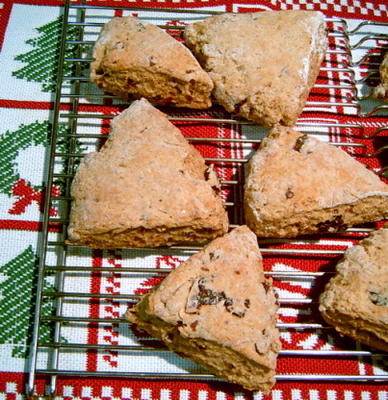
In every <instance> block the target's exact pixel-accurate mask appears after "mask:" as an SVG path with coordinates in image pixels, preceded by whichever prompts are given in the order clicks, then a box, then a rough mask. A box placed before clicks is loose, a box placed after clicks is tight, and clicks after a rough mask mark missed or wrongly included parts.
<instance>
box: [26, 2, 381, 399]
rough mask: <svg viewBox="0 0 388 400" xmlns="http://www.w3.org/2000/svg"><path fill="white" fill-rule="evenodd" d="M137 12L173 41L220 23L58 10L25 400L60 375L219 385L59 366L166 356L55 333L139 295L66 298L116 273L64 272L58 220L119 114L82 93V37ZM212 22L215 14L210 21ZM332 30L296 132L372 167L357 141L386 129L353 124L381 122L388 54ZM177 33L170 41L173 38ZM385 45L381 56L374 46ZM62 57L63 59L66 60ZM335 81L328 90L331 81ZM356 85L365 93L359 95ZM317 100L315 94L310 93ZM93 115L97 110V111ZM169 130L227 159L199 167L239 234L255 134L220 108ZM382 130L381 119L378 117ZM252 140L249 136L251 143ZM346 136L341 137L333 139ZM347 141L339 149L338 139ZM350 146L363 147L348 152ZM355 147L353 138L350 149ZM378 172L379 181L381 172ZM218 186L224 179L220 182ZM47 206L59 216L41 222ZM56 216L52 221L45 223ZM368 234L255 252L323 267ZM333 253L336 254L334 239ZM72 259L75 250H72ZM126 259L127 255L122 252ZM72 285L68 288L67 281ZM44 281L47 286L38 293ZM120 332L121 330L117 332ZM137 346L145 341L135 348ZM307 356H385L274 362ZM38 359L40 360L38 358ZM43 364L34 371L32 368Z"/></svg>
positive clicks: (102, 322)
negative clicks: (85, 308) (91, 306)
mask: <svg viewBox="0 0 388 400" xmlns="http://www.w3.org/2000/svg"><path fill="white" fill-rule="evenodd" d="M131 11H136V12H137V13H139V14H140V15H139V17H140V18H142V12H144V13H146V14H144V15H145V16H144V15H143V17H144V18H151V16H150V14H149V13H152V18H154V19H156V20H158V25H159V26H161V27H162V28H164V29H167V30H169V29H173V32H172V34H179V30H180V29H182V26H180V25H179V24H173V25H171V24H170V23H169V22H171V21H177V20H178V19H180V16H182V19H186V20H189V21H192V20H195V19H202V18H205V17H206V16H210V15H212V14H215V13H218V11H206V10H203V9H201V10H179V9H176V10H175V9H154V10H150V9H147V8H145V9H142V8H136V9H133V10H131V9H128V8H123V7H103V6H90V5H87V4H85V5H76V4H73V5H71V4H69V3H68V4H67V5H66V7H65V10H64V16H63V18H64V23H63V37H62V40H61V46H60V57H59V60H58V63H59V69H58V70H59V76H58V82H57V92H56V99H55V110H54V118H53V132H52V145H51V150H50V154H49V159H48V164H47V169H48V173H47V182H48V183H47V185H48V187H49V188H53V187H57V186H58V187H60V190H58V191H57V192H55V191H53V190H47V195H46V202H45V208H44V219H43V233H42V239H41V251H40V254H39V260H40V266H39V277H38V281H37V306H36V313H35V319H34V334H33V342H32V352H31V367H30V375H29V382H28V393H29V396H30V397H34V396H37V393H36V388H35V384H36V380H37V378H38V377H45V378H48V379H49V389H48V393H47V396H53V395H54V394H55V393H56V391H57V383H58V382H57V381H58V379H60V378H61V377H64V376H68V375H77V376H85V377H88V376H105V377H131V378H144V379H146V378H150V379H151V378H152V379H161V378H170V379H184V380H217V378H215V377H214V376H212V375H209V374H208V373H206V371H200V370H198V371H196V370H195V371H194V372H193V371H191V372H179V373H178V372H164V373H160V372H150V371H138V370H130V369H126V370H119V369H116V370H105V371H103V370H93V371H91V370H85V369H84V370H82V369H76V368H74V369H72V368H69V367H68V366H67V367H64V366H63V365H62V363H61V358H62V357H63V355H64V354H66V352H69V351H70V350H71V351H76V352H78V353H85V354H88V353H90V352H93V351H95V352H100V351H110V352H112V351H115V352H119V353H120V352H121V353H125V354H127V355H128V357H131V355H138V354H143V353H153V352H157V353H158V354H159V353H163V352H166V351H167V350H166V349H165V348H163V347H162V346H161V345H160V344H159V345H157V346H150V345H148V344H147V340H146V339H144V340H143V341H140V344H139V343H137V344H101V343H90V342H87V341H81V340H80V341H79V342H74V341H72V342H69V341H66V340H63V338H62V335H63V331H64V329H65V328H66V326H67V325H69V324H70V325H76V326H77V327H78V328H80V329H81V330H82V329H83V330H87V329H88V328H90V326H91V324H94V325H93V326H99V327H104V326H111V325H112V324H116V325H117V324H120V323H123V324H124V323H125V321H124V320H122V319H120V317H116V318H112V317H103V316H99V315H97V316H79V315H68V314H67V313H66V311H65V309H66V302H67V301H74V302H77V301H87V302H91V301H98V302H112V301H116V302H118V303H123V304H124V303H127V302H133V301H136V300H137V299H138V297H139V296H138V295H135V294H133V293H130V294H129V292H128V294H117V293H101V292H99V291H90V290H89V287H88V286H85V287H84V290H82V287H81V290H79V291H75V290H69V289H68V288H67V280H68V279H71V274H75V275H76V276H81V277H86V279H91V277H93V276H94V275H95V274H99V276H102V275H103V274H107V275H109V274H112V273H113V274H114V273H116V272H117V270H115V269H114V268H112V266H111V265H106V266H104V265H102V264H101V265H97V266H96V265H93V264H89V265H82V264H74V262H73V252H77V251H78V250H77V248H76V246H67V245H65V242H64V239H65V232H66V225H67V222H68V212H69V207H70V201H71V197H70V184H71V179H72V177H73V175H74V173H75V170H76V168H77V165H78V162H79V160H80V158H82V157H83V155H84V154H85V153H87V152H88V151H91V149H93V148H98V147H99V146H100V145H101V141H103V140H104V135H103V134H102V133H106V131H107V129H108V125H109V120H110V119H111V118H113V116H114V115H115V113H116V112H117V110H118V109H122V108H123V104H122V102H121V101H120V100H118V99H116V98H115V97H114V96H110V95H106V94H105V93H102V92H98V91H96V89H95V88H94V87H93V86H92V85H90V84H89V78H88V71H87V67H88V64H89V63H90V59H91V58H90V49H91V46H92V45H93V43H94V40H93V39H91V38H93V37H96V33H97V32H98V31H99V29H100V28H101V26H102V25H103V24H104V22H106V21H107V20H108V19H110V18H111V17H112V16H113V15H114V14H115V13H116V14H117V13H119V14H121V13H122V12H127V13H129V12H131ZM220 12H222V11H220ZM327 23H328V26H329V28H330V30H329V40H330V46H329V50H328V52H327V55H326V60H325V63H324V65H323V67H322V68H321V75H322V76H321V78H322V79H321V80H319V81H318V83H317V84H316V85H315V87H314V89H313V91H312V95H311V96H310V99H309V101H308V102H307V103H306V107H305V109H304V113H303V116H305V118H301V119H299V121H298V124H297V126H298V128H299V129H300V130H303V131H304V132H306V133H314V134H318V135H322V136H325V135H326V136H327V135H328V132H331V131H333V130H336V131H338V132H339V135H337V136H338V137H339V138H340V139H339V140H337V141H333V142H332V144H333V145H335V146H341V147H343V148H345V149H347V150H350V151H351V152H353V153H354V155H355V157H360V158H361V159H362V158H364V157H375V156H376V155H377V154H379V153H381V152H383V151H385V150H386V147H387V146H381V147H380V148H378V149H377V150H376V149H372V150H371V149H370V148H369V147H368V146H367V145H366V144H365V143H366V141H368V140H369V141H373V140H374V139H375V138H376V137H385V136H386V133H387V131H388V127H379V128H376V129H374V130H373V131H372V132H369V133H367V134H366V133H365V126H364V125H363V124H362V122H361V119H362V118H368V117H372V116H376V115H380V116H381V115H384V112H385V110H386V109H387V106H386V105H383V104H381V103H378V104H374V105H373V107H372V108H369V109H367V110H364V109H363V102H367V101H368V100H369V99H370V93H371V87H370V86H369V84H370V83H373V82H375V81H377V80H378V65H379V62H377V61H376V59H378V58H379V57H380V58H381V52H382V51H383V50H384V48H386V46H388V40H387V36H386V35H383V34H381V33H376V32H375V30H376V29H377V28H382V27H383V28H385V29H386V28H388V24H384V23H372V22H362V23H361V24H359V25H357V26H355V27H353V28H349V26H348V21H346V20H344V19H339V18H327ZM177 32H178V33H177ZM376 40H379V41H380V42H382V43H383V46H380V48H379V52H378V53H372V55H370V54H369V53H368V52H369V51H370V50H372V49H375V47H376ZM384 46H385V47H384ZM69 49H71V52H70V51H69ZM359 49H362V50H363V53H364V54H363V55H362V56H361V57H360V58H359V59H357V60H355V61H354V60H353V59H354V52H355V51H356V50H359ZM65 69H66V70H70V71H72V73H71V75H65V73H64V71H65ZM360 69H365V70H366V71H367V73H366V74H364V75H363V76H358V73H359V70H360ZM333 82H334V83H333ZM365 87H366V89H367V90H366V92H365V90H364V89H365ZM315 90H317V95H314V91H315ZM101 110H102V111H101ZM316 113H321V114H322V115H324V116H325V119H326V121H327V122H322V118H320V122H316V121H314V116H315V114H316ZM338 114H340V115H349V116H351V117H352V122H346V123H342V122H341V121H338V120H335V118H332V117H333V116H335V115H338ZM170 120H171V122H173V123H174V124H176V125H177V126H179V127H185V126H187V125H190V124H195V126H196V132H198V133H199V134H198V135H196V136H193V135H187V139H188V140H189V141H190V142H191V143H192V144H194V145H196V146H201V145H206V146H215V147H217V146H218V147H219V146H225V147H226V148H227V149H228V157H220V156H216V157H213V156H207V157H205V160H206V161H207V162H208V163H212V164H215V165H216V167H217V168H218V170H219V171H221V172H222V171H223V170H228V169H229V170H228V171H232V173H227V174H224V176H226V177H224V178H222V180H221V184H222V187H223V189H224V191H225V192H227V193H228V196H227V198H226V200H225V204H226V206H227V208H228V210H229V214H230V217H231V222H232V225H231V226H232V227H233V226H237V225H239V224H242V223H243V222H244V218H243V215H242V211H241V209H242V207H241V203H242V182H243V178H244V177H243V175H244V171H243V166H244V164H245V163H246V161H247V160H248V158H249V154H250V152H251V151H252V149H253V148H255V146H257V145H258V143H260V140H261V139H260V137H261V136H262V135H263V132H262V131H261V129H260V128H259V127H256V126H255V125H254V124H253V123H250V122H247V121H243V120H239V119H237V118H234V117H233V116H231V115H227V114H226V113H225V112H223V111H221V110H219V109H214V110H213V109H212V110H210V111H209V112H207V113H198V112H188V111H184V112H182V111H175V112H174V113H173V115H171V116H170ZM387 121H388V118H387ZM209 126H210V127H216V128H217V129H218V128H220V127H221V128H223V127H226V128H227V129H228V130H229V132H230V134H229V136H227V137H221V136H220V135H216V136H214V137H213V136H212V137H210V136H206V135H203V132H206V129H205V127H209ZM251 130H253V131H254V134H253V135H250V134H249V133H250V132H251ZM343 132H346V135H343V134H342V133H343ZM349 132H350V136H351V137H352V138H353V139H352V140H351V141H350V140H341V137H343V138H345V139H348V137H349ZM357 137H358V138H361V139H363V140H362V141H359V142H357V140H356V139H357ZM354 138H356V139H354ZM377 172H380V173H384V169H380V170H378V171H377ZM221 176H223V175H222V174H221ZM53 207H55V209H56V210H57V212H56V214H57V215H52V214H53V213H52V212H50V211H51V210H52V208H53ZM54 214H55V213H54ZM372 230H373V226H365V227H355V228H350V229H347V230H346V231H345V232H344V233H343V234H341V235H327V236H326V237H324V238H323V239H324V240H323V242H324V244H322V243H323V242H322V243H320V239H321V238H318V239H316V238H315V239H314V238H313V239H310V240H307V239H306V240H303V243H302V244H301V242H300V240H299V239H293V240H259V245H260V247H261V251H262V253H263V256H264V259H266V258H271V257H277V256H282V257H289V258H291V259H292V258H297V259H299V260H304V259H306V258H307V259H314V257H315V258H316V257H323V258H327V259H328V260H333V259H334V260H337V259H338V257H340V256H341V255H342V254H343V252H344V250H345V249H346V247H347V245H346V243H348V244H350V243H352V241H354V240H358V239H359V238H362V237H363V236H365V235H366V234H368V233H369V232H371V231H372ZM339 238H340V239H341V240H342V242H343V243H342V244H341V245H338V244H337V241H338V239H339ZM198 249H199V248H198V247H196V246H173V247H172V248H170V249H168V250H166V249H161V250H160V251H159V252H160V254H164V255H165V254H172V255H176V254H183V256H184V257H185V256H188V255H190V254H192V253H194V252H196V251H198ZM80 251H81V250H80ZM154 253H155V249H142V250H136V254H141V255H142V256H147V255H149V254H154ZM125 254H126V255H129V254H130V253H128V252H127V253H125ZM171 269H172V267H165V268H162V269H157V270H155V268H154V267H152V266H148V265H146V266H141V267H139V266H121V267H120V268H119V272H120V274H122V275H125V276H127V277H129V279H132V277H133V278H134V279H137V278H138V277H139V276H142V277H147V276H148V277H150V276H155V274H156V275H157V276H159V277H161V276H163V275H165V274H167V273H169V272H170V271H171ZM265 273H266V274H267V275H268V276H271V277H272V278H273V279H274V282H276V281H278V282H284V281H290V282H296V283H297V282H304V283H306V282H310V283H311V282H313V283H314V282H315V281H317V280H322V279H325V278H327V277H328V276H330V275H331V274H333V268H331V269H330V270H324V271H321V270H317V271H309V270H295V269H294V270H290V269H284V270H268V271H266V272H265ZM69 276H70V278H69ZM47 282H48V283H49V284H47ZM47 302H49V303H50V304H51V306H52V307H51V309H52V310H53V312H51V313H49V314H45V312H44V306H43V304H45V303H47ZM280 303H281V307H299V306H301V307H310V306H311V307H314V306H315V305H316V303H317V297H316V296H315V297H314V296H311V297H308V296H306V297H303V298H301V297H281V298H280ZM125 324H126V323H125ZM45 325H50V326H51V327H52V328H51V329H50V330H49V334H48V335H47V334H43V333H42V332H43V327H44V326H45ZM278 326H279V329H280V330H281V331H285V332H291V331H301V332H306V331H309V332H330V334H331V335H334V336H335V333H334V332H333V330H332V328H331V327H329V326H327V325H325V324H324V323H323V322H322V321H321V320H319V319H315V320H310V321H307V322H303V321H302V322H299V321H297V320H296V321H294V322H279V324H278ZM144 341H145V342H146V343H145V344H144ZM295 356H296V357H304V358H306V359H308V358H309V357H310V358H314V359H319V358H335V359H349V358H352V359H355V358H358V359H360V360H361V359H362V360H369V361H371V360H374V359H381V358H384V356H386V355H384V354H380V353H379V352H375V351H374V350H372V349H368V348H361V347H356V348H346V347H344V348H342V349H341V348H339V349H336V347H335V346H334V347H331V348H329V349H328V348H322V349H319V350H303V349H284V350H282V351H281V353H280V359H282V358H289V357H295ZM42 357H43V358H44V362H43V363H42V362H41V361H40V358H42ZM41 364H42V365H43V366H40V365H41ZM277 379H278V380H279V381H281V380H283V381H288V380H298V381H314V382H316V381H344V382H350V381H351V382H365V381H367V382H370V383H372V382H382V381H387V380H388V376H387V375H386V374H385V373H379V372H377V373H373V374H372V373H370V374H357V375H355V374H350V375H346V374H343V375H339V374H329V373H327V374H324V373H322V374H316V373H311V374H300V373H295V372H293V371H284V372H281V373H279V374H278V375H277Z"/></svg>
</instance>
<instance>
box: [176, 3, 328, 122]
mask: <svg viewBox="0 0 388 400" xmlns="http://www.w3.org/2000/svg"><path fill="white" fill-rule="evenodd" d="M184 37H185V40H186V43H187V45H188V46H189V47H190V48H191V50H192V51H193V53H194V54H195V56H196V57H197V58H198V60H199V61H200V63H201V65H202V66H203V67H204V69H205V70H206V71H207V72H208V73H209V76H210V77H211V79H212V80H213V82H214V90H213V96H214V98H215V101H216V102H217V103H219V104H221V105H222V106H223V107H224V108H225V109H226V110H227V111H229V112H231V113H235V114H237V115H240V116H242V117H244V118H246V119H248V120H252V121H254V122H257V123H258V124H263V125H266V126H272V125H274V124H276V123H281V124H283V125H287V126H292V125H294V124H295V121H296V120H297V118H298V116H299V114H300V113H301V112H302V109H303V106H304V104H305V102H306V99H307V97H308V94H309V92H310V89H311V88H312V86H313V84H314V82H315V80H316V78H317V75H318V73H319V68H320V65H321V62H322V60H323V57H324V54H325V51H326V47H327V39H326V25H325V21H324V15H323V14H322V13H320V12H315V11H299V10H297V11H268V12H267V11H265V12H256V13H244V14H224V15H217V16H213V17H211V18H208V19H206V20H204V21H202V22H196V23H194V24H191V25H188V26H187V27H186V28H185V32H184Z"/></svg>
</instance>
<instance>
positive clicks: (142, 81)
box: [90, 17, 213, 109]
mask: <svg viewBox="0 0 388 400" xmlns="http://www.w3.org/2000/svg"><path fill="white" fill-rule="evenodd" d="M90 76H91V80H92V81H93V82H95V83H96V84H97V85H98V86H99V87H100V88H101V89H103V90H104V91H106V92H109V93H113V94H116V95H118V96H120V97H123V98H124V99H127V98H128V95H131V96H133V97H135V98H140V97H145V98H147V99H148V100H150V101H151V102H153V103H157V104H160V105H169V106H176V107H190V108H200V109H201V108H208V107H210V106H211V100H210V94H211V91H212V89H213V84H212V81H211V79H210V78H209V76H208V75H207V73H206V72H205V71H203V69H202V68H201V67H200V65H199V64H198V61H197V60H196V59H195V58H194V56H193V55H192V54H191V53H190V51H189V50H188V49H187V48H186V47H185V46H184V45H183V44H182V43H180V42H178V41H177V40H175V39H174V38H173V37H171V36H170V35H169V34H167V33H166V32H165V31H163V30H162V29H160V28H158V27H157V26H156V25H152V24H149V23H146V22H142V21H140V20H139V19H137V18H135V17H122V18H120V17H116V18H113V19H112V20H111V21H109V22H108V23H107V24H105V26H104V27H103V29H102V31H101V33H100V35H99V37H98V39H97V41H96V43H95V46H94V49H93V62H92V64H91V75H90Z"/></svg>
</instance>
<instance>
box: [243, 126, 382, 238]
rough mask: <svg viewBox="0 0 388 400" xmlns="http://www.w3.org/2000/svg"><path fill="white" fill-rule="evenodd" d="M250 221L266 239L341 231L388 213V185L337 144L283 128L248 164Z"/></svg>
mask: <svg viewBox="0 0 388 400" xmlns="http://www.w3.org/2000/svg"><path fill="white" fill-rule="evenodd" d="M244 208H245V217H246V223H247V225H248V226H249V227H250V228H251V229H252V230H253V231H254V232H255V233H256V234H257V235H258V236H262V237H294V236H297V235H304V234H309V233H324V232H337V231H340V230H343V229H345V228H346V226H347V225H355V224H360V223H364V222H371V221H377V220H380V219H383V218H385V217H387V216H388V185H386V184H385V183H383V182H382V181H381V180H380V179H379V177H378V176H377V175H375V174H374V173H373V172H372V171H370V170H368V169H367V168H366V167H365V166H364V165H363V164H361V163H359V162H358V161H356V160H355V159H353V158H352V157H351V156H350V155H349V154H347V153H346V152H344V151H343V150H341V149H339V148H338V147H335V146H333V145H330V144H327V143H324V142H321V141H320V140H318V139H316V138H314V137H310V136H307V135H302V134H301V133H300V132H297V131H294V130H292V129H291V128H285V127H281V126H278V127H276V128H274V129H273V130H272V131H271V133H270V134H269V136H268V137H267V138H265V139H264V140H263V141H262V143H261V146H260V148H259V150H258V151H257V153H256V154H255V155H254V156H253V157H252V158H251V160H250V161H249V163H248V168H247V178H246V183H245V194H244Z"/></svg>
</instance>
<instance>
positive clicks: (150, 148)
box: [68, 99, 228, 248]
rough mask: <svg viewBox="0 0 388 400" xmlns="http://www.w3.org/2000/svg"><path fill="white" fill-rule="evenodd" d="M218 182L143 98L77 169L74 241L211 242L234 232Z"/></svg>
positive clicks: (72, 220) (71, 237)
mask: <svg viewBox="0 0 388 400" xmlns="http://www.w3.org/2000/svg"><path fill="white" fill-rule="evenodd" d="M218 185H219V182H218V179H217V176H216V175H215V173H214V171H213V170H212V169H211V168H207V167H206V165H205V162H204V160H203V158H202V157H201V155H200V154H199V152H198V151H197V150H196V149H195V148H194V147H193V146H191V145H190V144H189V143H188V142H187V141H186V139H185V138H184V137H183V135H182V134H181V132H180V131H179V129H178V128H176V127H175V126H174V125H172V124H171V123H170V122H169V121H168V119H167V118H166V116H165V115H164V114H163V113H161V112H160V111H158V110H157V109H156V108H154V107H153V106H151V104H150V103H148V101H147V100H145V99H142V100H139V101H135V102H134V103H133V104H132V105H131V106H130V107H129V108H128V109H126V110H125V111H124V112H123V113H122V114H120V115H119V116H117V117H115V118H114V119H113V121H112V124H111V132H110V135H109V137H108V140H107V141H106V143H105V144H104V146H103V147H102V149H101V150H100V151H99V152H98V153H91V154H88V155H87V156H86V157H85V158H84V159H83V160H82V162H81V165H80V166H79V168H78V170H77V172H76V175H75V177H74V181H73V184H72V189H71V194H72V197H73V202H72V208H71V214H70V225H69V229H68V234H69V242H70V243H73V244H79V245H85V246H90V247H97V248H114V247H150V246H165V245H172V244H175V243H187V242H203V241H208V240H210V239H213V238H215V237H217V236H220V235H222V234H224V233H225V232H227V230H228V217H227V213H226V211H225V209H224V207H223V203H222V201H221V198H220V197H219V186H218Z"/></svg>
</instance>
